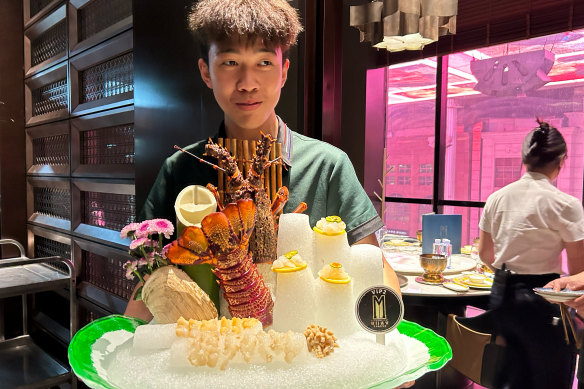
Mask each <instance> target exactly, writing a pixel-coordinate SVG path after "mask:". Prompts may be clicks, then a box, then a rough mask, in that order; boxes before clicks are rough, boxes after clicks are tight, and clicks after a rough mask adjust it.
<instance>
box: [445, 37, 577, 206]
mask: <svg viewBox="0 0 584 389" xmlns="http://www.w3.org/2000/svg"><path fill="white" fill-rule="evenodd" d="M583 59H584V30H575V31H569V32H564V33H561V34H554V35H549V36H545V37H539V38H534V39H529V40H523V41H518V42H513V43H509V44H504V45H497V46H491V47H486V48H481V49H477V50H472V51H467V52H463V53H457V54H452V55H449V56H448V106H447V115H448V116H447V130H446V131H447V149H446V150H445V153H446V161H445V188H444V198H445V199H447V200H461V201H485V200H486V198H487V197H488V196H489V195H490V194H491V193H492V192H494V191H495V190H497V189H500V188H501V187H503V186H505V185H507V184H509V183H510V182H513V181H515V180H517V179H518V178H519V177H520V176H521V175H522V174H523V173H524V171H525V168H524V167H522V166H521V144H522V141H523V138H524V137H525V135H526V134H527V133H528V132H529V131H530V130H532V129H533V128H535V127H536V126H537V123H536V121H535V119H536V117H539V118H541V119H542V120H545V121H547V122H549V123H551V124H552V125H553V126H555V127H556V128H558V130H560V132H561V133H562V134H563V135H564V138H565V139H566V142H567V143H568V155H569V158H568V160H567V161H566V165H565V167H564V169H563V171H562V173H561V174H560V177H559V178H558V180H557V183H556V184H557V187H558V188H559V189H560V190H562V191H564V192H567V193H569V194H571V195H573V196H576V197H577V198H580V199H582V185H583V184H582V181H583V171H584V160H583V158H582V154H583V150H582V145H583V144H584V131H583V128H584V108H583V106H584V97H583V96H584V61H583ZM572 157H573V158H572Z"/></svg>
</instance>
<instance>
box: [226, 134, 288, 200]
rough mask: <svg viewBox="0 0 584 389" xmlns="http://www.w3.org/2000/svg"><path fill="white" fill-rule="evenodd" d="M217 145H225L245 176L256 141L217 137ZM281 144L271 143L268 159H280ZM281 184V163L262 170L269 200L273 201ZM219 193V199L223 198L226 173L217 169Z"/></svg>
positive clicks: (254, 151) (245, 176)
mask: <svg viewBox="0 0 584 389" xmlns="http://www.w3.org/2000/svg"><path fill="white" fill-rule="evenodd" d="M217 144H219V146H223V147H225V149H226V150H228V151H229V152H230V153H231V155H233V157H234V158H235V160H236V161H237V167H238V168H239V170H240V171H241V172H242V174H243V177H244V178H247V173H248V171H249V168H250V166H251V159H252V158H253V156H254V155H255V153H256V148H257V143H256V141H251V142H250V141H248V140H239V139H232V138H219V139H218V140H217ZM281 156H282V145H281V144H280V143H277V144H272V146H271V149H270V157H269V158H270V161H275V160H277V159H280V160H281ZM281 186H282V165H281V163H278V164H276V163H274V164H272V166H271V167H268V168H266V169H265V171H264V187H265V189H266V192H267V193H268V196H269V197H270V200H271V201H273V200H274V199H275V197H276V194H277V191H278V189H279V188H280V187H281ZM217 187H218V189H219V195H220V196H221V200H223V201H224V200H225V199H224V196H225V190H226V189H227V175H226V174H224V173H223V172H222V171H219V175H218V185H217Z"/></svg>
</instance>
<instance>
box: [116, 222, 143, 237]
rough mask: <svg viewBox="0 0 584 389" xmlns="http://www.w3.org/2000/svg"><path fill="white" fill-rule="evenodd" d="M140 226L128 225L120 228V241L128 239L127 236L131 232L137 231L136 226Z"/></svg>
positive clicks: (137, 224) (136, 224) (135, 224)
mask: <svg viewBox="0 0 584 389" xmlns="http://www.w3.org/2000/svg"><path fill="white" fill-rule="evenodd" d="M139 225H140V223H130V224H128V225H127V226H125V227H124V228H122V231H120V237H121V238H122V239H126V238H127V237H128V234H129V233H131V232H134V231H136V230H137V229H138V226H139Z"/></svg>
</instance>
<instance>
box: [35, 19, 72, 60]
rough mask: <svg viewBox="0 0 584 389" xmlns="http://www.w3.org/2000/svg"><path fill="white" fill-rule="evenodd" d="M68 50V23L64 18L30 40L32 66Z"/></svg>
mask: <svg viewBox="0 0 584 389" xmlns="http://www.w3.org/2000/svg"><path fill="white" fill-rule="evenodd" d="M66 50H67V25H66V23H65V20H62V21H60V22H59V23H57V24H55V25H54V26H53V27H51V28H49V29H48V30H47V31H45V32H44V33H43V34H42V35H40V36H39V37H37V38H36V39H33V40H32V41H31V42H30V63H31V66H35V65H38V64H39V63H41V62H43V61H46V60H47V59H50V58H53V57H56V56H58V55H60V54H63V53H65V51H66Z"/></svg>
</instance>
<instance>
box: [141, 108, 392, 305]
mask: <svg viewBox="0 0 584 389" xmlns="http://www.w3.org/2000/svg"><path fill="white" fill-rule="evenodd" d="M278 122H279V128H278V142H279V143H281V144H282V154H283V160H284V163H285V164H286V165H287V169H283V171H282V182H283V185H285V186H287V187H288V189H289V191H290V199H289V200H288V203H287V204H286V205H285V207H284V212H285V213H286V212H291V211H292V210H293V209H294V208H296V207H297V206H298V204H300V202H301V201H304V202H305V203H306V204H307V205H308V209H307V210H306V211H304V213H305V214H307V215H309V219H310V225H311V226H315V225H316V222H317V221H318V220H319V219H320V218H323V217H326V216H330V215H337V216H340V217H341V219H342V220H343V221H344V222H345V224H346V225H347V238H348V240H349V244H353V243H355V242H356V241H359V240H361V239H363V238H365V237H366V236H368V235H370V234H372V233H374V232H375V231H377V230H378V229H379V228H381V227H383V222H382V221H381V219H380V218H379V215H378V214H377V211H376V210H375V208H374V207H373V204H372V203H371V200H370V199H369V196H367V194H366V193H365V190H364V189H363V187H362V186H361V183H360V182H359V180H358V179H357V176H356V174H355V170H354V168H353V164H352V163H351V161H350V160H349V157H348V156H347V154H346V153H345V152H343V151H342V150H340V149H338V148H336V147H334V146H332V145H330V144H328V143H325V142H322V141H319V140H316V139H312V138H309V137H307V136H304V135H301V134H298V133H296V132H294V131H291V130H290V129H289V128H288V127H287V126H286V125H285V124H284V122H283V121H282V120H281V119H280V118H278ZM217 137H223V138H224V137H225V128H224V126H223V125H222V126H221V128H220V129H219V133H218V135H217V136H216V137H214V138H213V141H215V142H216V141H217ZM205 144H207V140H202V141H199V142H197V143H194V144H192V145H190V146H188V147H186V150H187V151H189V152H191V153H193V154H195V155H197V156H199V157H201V158H204V159H206V160H207V161H209V162H212V163H217V160H216V159H214V158H212V157H206V156H203V154H204V151H205ZM208 183H211V184H213V185H215V186H217V171H216V170H214V169H213V168H212V167H211V166H208V165H206V164H204V163H201V162H199V161H198V160H196V159H195V158H193V157H192V156H189V155H188V154H186V153H182V152H180V151H178V152H176V153H174V154H173V155H172V156H170V157H169V158H167V159H166V161H165V162H164V164H163V165H162V168H161V169H160V172H159V173H158V177H157V178H156V182H155V183H154V185H153V186H152V189H151V191H150V194H149V195H148V198H147V199H146V203H145V204H144V207H143V208H142V212H141V213H140V216H139V219H140V220H146V219H153V218H166V219H168V220H170V221H173V222H175V221H176V215H175V212H174V202H175V200H176V196H177V195H178V194H179V193H180V191H181V190H182V189H184V188H185V187H186V186H189V185H203V186H205V185H207V184H208ZM187 272H188V271H187ZM189 273H190V272H189ZM190 275H191V276H192V277H194V275H193V274H190ZM194 278H196V279H195V281H197V283H199V285H200V286H201V288H203V289H204V290H205V291H207V290H208V288H207V287H206V286H205V284H209V283H208V282H205V281H204V280H201V279H198V277H194ZM201 283H203V284H201ZM210 284H213V283H212V282H211V283H210ZM211 286H213V287H215V285H211ZM211 286H209V287H211ZM208 293H209V292H208ZM210 295H211V293H210ZM211 297H212V299H213V296H211ZM214 301H216V300H215V299H214Z"/></svg>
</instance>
